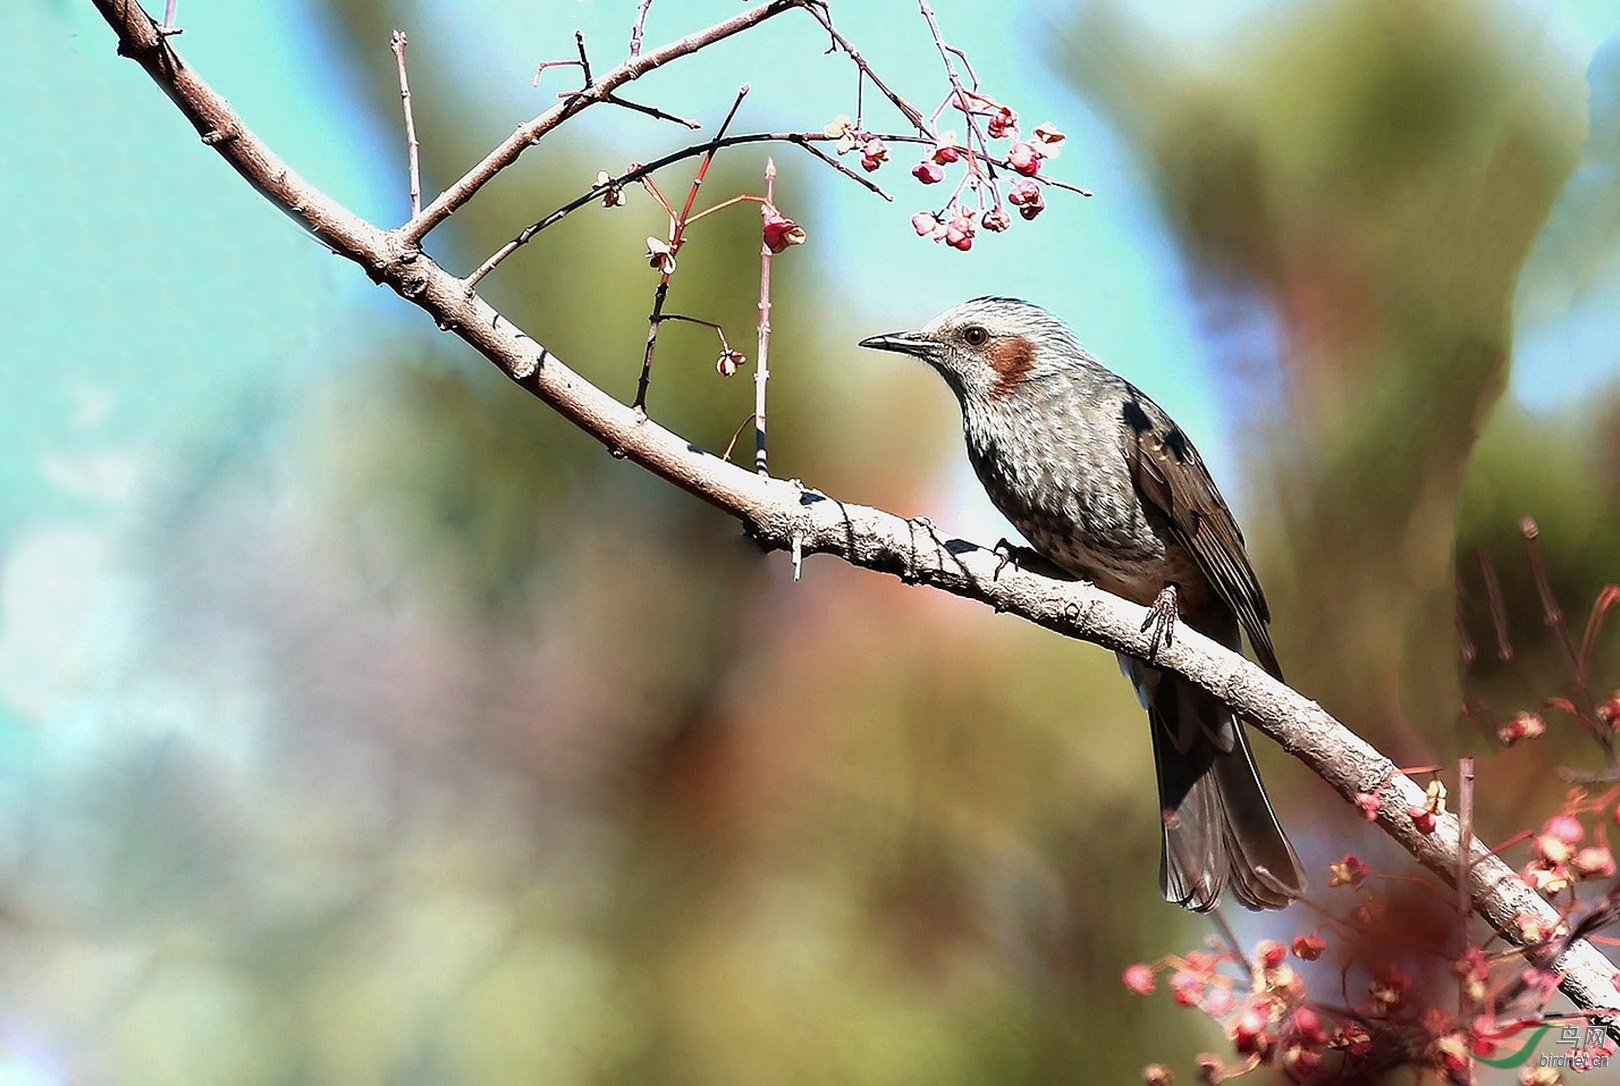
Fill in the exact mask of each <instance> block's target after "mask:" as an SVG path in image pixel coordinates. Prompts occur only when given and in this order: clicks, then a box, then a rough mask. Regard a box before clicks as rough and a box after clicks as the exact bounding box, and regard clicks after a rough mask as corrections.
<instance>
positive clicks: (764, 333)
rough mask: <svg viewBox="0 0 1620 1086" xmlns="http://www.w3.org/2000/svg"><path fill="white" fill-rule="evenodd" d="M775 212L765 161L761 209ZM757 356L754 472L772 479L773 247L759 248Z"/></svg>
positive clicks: (770, 168)
mask: <svg viewBox="0 0 1620 1086" xmlns="http://www.w3.org/2000/svg"><path fill="white" fill-rule="evenodd" d="M775 211H776V160H775V159H772V158H767V159H766V160H765V203H764V204H763V205H762V206H761V207H760V209H759V213H760V217H761V218H764V217H766V216H768V215H771V214H773V213H774V212H775ZM757 342H758V347H757V348H756V349H755V353H756V354H757V355H758V358H757V359H756V363H755V366H754V470H755V471H757V472H759V473H760V474H761V475H764V476H767V477H769V475H770V474H771V473H770V471H769V470H768V469H767V468H766V466H765V382H766V381H768V380H770V377H771V370H770V366H769V364H768V360H769V358H770V347H771V247H770V246H769V245H766V244H765V243H763V242H761V243H760V246H759V336H758V339H757Z"/></svg>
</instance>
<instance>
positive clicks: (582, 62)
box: [574, 30, 596, 87]
mask: <svg viewBox="0 0 1620 1086" xmlns="http://www.w3.org/2000/svg"><path fill="white" fill-rule="evenodd" d="M574 48H575V49H576V50H578V51H579V68H580V71H581V72H583V73H584V79H585V85H586V86H587V87H588V86H590V85H591V84H592V83H594V82H596V81H595V80H594V79H592V78H591V58H590V55H589V54H588V53H586V52H585V31H583V30H576V31H574Z"/></svg>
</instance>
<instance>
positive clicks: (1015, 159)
mask: <svg viewBox="0 0 1620 1086" xmlns="http://www.w3.org/2000/svg"><path fill="white" fill-rule="evenodd" d="M1007 165H1009V166H1011V167H1012V168H1013V169H1015V170H1017V171H1018V172H1019V173H1021V174H1023V175H1024V176H1025V177H1034V176H1035V175H1036V174H1037V173H1039V172H1040V170H1041V156H1040V155H1039V154H1037V153H1036V152H1035V145H1034V144H1032V143H1029V142H1027V141H1024V140H1019V141H1018V142H1017V143H1015V144H1013V145H1012V148H1011V150H1009V151H1008V152H1007Z"/></svg>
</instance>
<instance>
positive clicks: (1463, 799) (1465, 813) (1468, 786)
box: [1457, 754, 1474, 1014]
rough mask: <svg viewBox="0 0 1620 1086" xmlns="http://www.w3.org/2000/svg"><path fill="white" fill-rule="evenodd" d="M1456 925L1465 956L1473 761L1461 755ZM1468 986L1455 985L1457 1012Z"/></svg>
mask: <svg viewBox="0 0 1620 1086" xmlns="http://www.w3.org/2000/svg"><path fill="white" fill-rule="evenodd" d="M1457 844H1458V848H1457V925H1458V928H1459V929H1460V930H1461V932H1462V946H1463V951H1464V952H1465V953H1466V952H1467V950H1468V946H1469V941H1468V918H1469V916H1470V914H1471V913H1472V911H1473V899H1472V898H1471V897H1470V895H1469V892H1468V867H1469V861H1470V860H1471V859H1472V857H1473V854H1474V759H1473V758H1472V757H1471V756H1470V755H1466V754H1465V755H1463V756H1462V757H1461V758H1458V759H1457ZM1467 993H1468V984H1467V979H1466V978H1464V979H1463V981H1462V982H1460V983H1459V984H1458V991H1457V1012H1458V1013H1459V1014H1466V1013H1467V1012H1468V1004H1469V999H1468V994H1467Z"/></svg>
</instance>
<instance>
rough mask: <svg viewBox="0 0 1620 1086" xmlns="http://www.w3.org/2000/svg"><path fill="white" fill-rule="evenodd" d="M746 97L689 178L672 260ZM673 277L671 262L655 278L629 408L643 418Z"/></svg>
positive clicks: (743, 92)
mask: <svg viewBox="0 0 1620 1086" xmlns="http://www.w3.org/2000/svg"><path fill="white" fill-rule="evenodd" d="M747 96H748V84H746V83H744V84H743V85H742V86H741V87H740V88H738V90H737V97H736V98H735V99H734V100H733V101H732V103H731V108H730V109H728V110H727V111H726V116H725V120H723V121H721V122H720V127H719V128H717V129H715V130H714V138H713V139H711V140H710V141H709V146H708V149H707V150H706V151H704V153H703V159H702V161H700V162H699V163H698V168H697V173H696V174H694V175H693V177H692V185H691V187H690V188H689V189H687V190H686V203H685V205H684V206H682V208H681V211H680V214H679V215H677V216H675V217H674V222H673V223H672V224H671V226H670V230H669V251H670V255H671V257H673V256H674V255H675V254H676V253H678V252H680V249H681V245H682V244H683V243H684V242H685V241H686V224H687V221H688V216H690V215H691V214H692V205H693V204H694V203H696V202H697V194H698V189H700V188H702V187H703V179H704V178H705V177H706V176H707V175H708V173H709V164H710V163H712V162H713V161H714V154H715V151H716V150H717V149H718V148H719V146H720V141H721V140H722V139H724V138H725V134H726V129H727V128H729V127H730V126H731V121H732V118H734V117H736V116H737V110H738V109H740V108H741V107H742V103H743V99H744V98H746V97H747ZM643 180H644V181H645V182H646V183H647V184H649V185H651V184H652V179H651V178H650V177H647V178H643ZM653 191H654V192H657V187H656V186H653ZM659 202H660V203H662V204H664V206H665V207H666V208H668V206H669V201H667V200H664V199H663V195H662V193H659ZM673 273H674V264H673V262H672V263H671V264H670V265H669V266H667V267H666V268H665V269H664V271H663V273H662V274H661V275H660V276H659V277H658V286H657V288H656V289H655V290H654V292H653V311H652V315H651V316H650V317H649V318H648V319H647V346H646V348H645V349H644V350H643V351H642V354H641V376H640V377H639V378H638V379H637V380H636V399H635V402H634V403H633V404H632V405H631V406H632V407H633V408H634V409H635V410H636V411H637V412H639V413H641V414H643V415H645V414H646V411H647V390H648V389H649V388H650V387H651V385H652V364H653V353H654V352H655V351H657V350H658V326H659V324H660V323H661V322H662V315H663V311H664V299H665V297H667V296H668V295H669V277H670V276H671V275H672V274H673Z"/></svg>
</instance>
